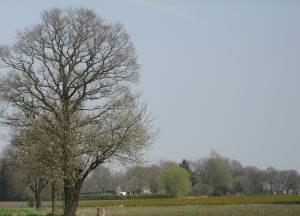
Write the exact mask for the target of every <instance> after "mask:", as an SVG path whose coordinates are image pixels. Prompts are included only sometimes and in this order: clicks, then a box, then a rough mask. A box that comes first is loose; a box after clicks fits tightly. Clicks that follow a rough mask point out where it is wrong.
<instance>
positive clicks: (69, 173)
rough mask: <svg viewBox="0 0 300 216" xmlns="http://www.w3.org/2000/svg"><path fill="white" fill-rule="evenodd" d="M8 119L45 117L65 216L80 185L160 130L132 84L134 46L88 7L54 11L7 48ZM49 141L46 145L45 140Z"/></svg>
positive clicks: (23, 122)
mask: <svg viewBox="0 0 300 216" xmlns="http://www.w3.org/2000/svg"><path fill="white" fill-rule="evenodd" d="M0 62H1V66H2V68H3V70H2V77H1V80H0V95H1V99H2V102H3V103H2V106H3V108H4V109H3V112H2V119H3V123H5V124H8V125H12V126H14V127H27V126H28V125H29V126H30V124H31V122H32V121H29V120H28V119H32V116H37V117H38V118H39V119H42V120H43V121H44V122H46V123H47V124H45V127H46V128H47V131H48V133H51V136H55V137H56V139H57V142H55V143H54V145H53V146H52V147H51V148H53V149H54V148H58V149H59V152H60V153H61V155H60V154H58V156H57V157H58V160H61V169H62V171H63V181H64V195H65V200H64V202H65V209H64V215H65V216H69V215H72V216H73V215H75V213H76V210H77V206H78V199H79V193H80V188H81V185H82V183H83V182H84V180H85V179H86V177H87V176H88V174H89V173H90V172H91V171H92V170H94V169H95V168H96V167H97V166H98V165H99V164H102V163H104V162H105V161H106V160H111V159H118V160H123V161H124V160H134V159H137V158H138V156H139V154H138V153H142V152H143V150H144V149H145V147H147V146H148V145H149V144H150V143H151V141H152V139H153V137H154V136H155V133H156V132H155V131H154V130H153V129H152V123H151V121H150V120H149V118H148V114H147V111H146V106H140V104H139V102H138V95H137V94H136V93H134V91H133V90H132V88H131V85H132V83H134V82H135V81H137V78H138V76H137V75H138V64H137V61H136V55H135V52H134V48H133V45H132V43H131V41H130V40H129V37H128V35H127V33H126V32H125V31H124V30H123V28H122V26H121V25H119V24H116V25H109V24H106V23H105V22H104V21H103V20H102V19H101V18H100V17H98V16H97V15H96V14H95V13H94V12H93V11H90V10H87V9H76V10H73V9H67V10H61V9H52V10H49V11H45V12H43V13H42V22H41V23H40V24H38V25H35V26H33V27H31V28H29V29H27V30H25V31H24V32H21V33H19V34H18V38H17V41H16V43H15V45H13V46H12V47H2V48H1V51H0ZM44 145H45V144H44Z"/></svg>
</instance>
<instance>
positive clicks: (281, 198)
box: [79, 195, 300, 207]
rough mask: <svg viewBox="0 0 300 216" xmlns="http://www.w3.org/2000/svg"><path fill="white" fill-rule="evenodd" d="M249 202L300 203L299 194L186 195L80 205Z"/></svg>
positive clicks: (182, 204)
mask: <svg viewBox="0 0 300 216" xmlns="http://www.w3.org/2000/svg"><path fill="white" fill-rule="evenodd" d="M249 204H300V196H287V195H277V196H271V195H270V196H223V197H188V198H173V199H133V200H130V199H129V200H104V201H81V202H80V203H79V206H80V207H97V206H125V207H144V206H191V205H249Z"/></svg>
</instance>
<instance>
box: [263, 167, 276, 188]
mask: <svg viewBox="0 0 300 216" xmlns="http://www.w3.org/2000/svg"><path fill="white" fill-rule="evenodd" d="M265 173H266V182H267V183H268V184H269V185H270V192H271V193H274V192H275V190H274V186H275V184H276V182H277V181H278V175H279V172H278V171H277V170H276V169H275V168H273V167H268V168H267V169H266V171H265Z"/></svg>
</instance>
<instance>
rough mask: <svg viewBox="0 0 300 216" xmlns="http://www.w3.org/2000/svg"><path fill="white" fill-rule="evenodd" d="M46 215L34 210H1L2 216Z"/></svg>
mask: <svg viewBox="0 0 300 216" xmlns="http://www.w3.org/2000/svg"><path fill="white" fill-rule="evenodd" d="M44 215H45V214H43V213H41V212H37V211H35V210H33V209H23V208H18V209H0V216H44Z"/></svg>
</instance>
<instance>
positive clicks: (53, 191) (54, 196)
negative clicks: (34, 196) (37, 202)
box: [51, 181, 57, 216]
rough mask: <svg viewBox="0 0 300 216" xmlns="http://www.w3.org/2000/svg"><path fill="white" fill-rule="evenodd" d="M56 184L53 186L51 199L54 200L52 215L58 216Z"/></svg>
mask: <svg viewBox="0 0 300 216" xmlns="http://www.w3.org/2000/svg"><path fill="white" fill-rule="evenodd" d="M56 191H57V190H56V182H55V181H54V182H52V184H51V199H52V215H53V216H55V215H56Z"/></svg>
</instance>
